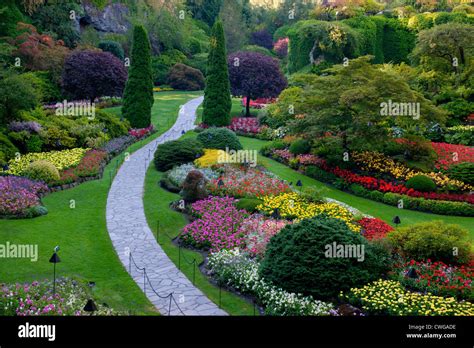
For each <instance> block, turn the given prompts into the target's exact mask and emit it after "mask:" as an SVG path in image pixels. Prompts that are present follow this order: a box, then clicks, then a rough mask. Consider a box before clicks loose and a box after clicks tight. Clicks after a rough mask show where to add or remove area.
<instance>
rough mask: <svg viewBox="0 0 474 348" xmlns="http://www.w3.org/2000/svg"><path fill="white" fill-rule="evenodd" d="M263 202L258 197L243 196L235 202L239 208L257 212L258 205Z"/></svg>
mask: <svg viewBox="0 0 474 348" xmlns="http://www.w3.org/2000/svg"><path fill="white" fill-rule="evenodd" d="M262 203H263V202H262V201H261V200H260V199H257V198H241V199H239V201H238V202H237V203H236V204H235V207H236V208H237V209H239V210H242V209H243V210H246V211H248V212H249V213H255V212H257V211H258V209H257V207H258V206H259V205H260V204H262Z"/></svg>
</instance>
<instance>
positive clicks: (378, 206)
mask: <svg viewBox="0 0 474 348" xmlns="http://www.w3.org/2000/svg"><path fill="white" fill-rule="evenodd" d="M240 141H241V143H242V145H243V146H244V148H245V149H250V150H260V148H261V147H262V146H263V145H264V144H265V143H266V141H263V140H258V139H252V138H246V137H240ZM258 163H259V164H261V165H264V166H265V167H267V168H268V169H269V170H271V171H272V172H273V173H275V174H277V175H278V176H279V177H280V178H281V179H284V180H287V181H289V182H294V183H296V182H297V181H298V180H301V182H302V183H303V185H305V186H306V185H312V186H316V187H319V188H321V189H323V194H324V196H326V197H329V198H333V199H336V200H338V201H341V202H344V203H347V204H349V205H351V206H353V207H354V208H357V209H359V210H360V211H362V212H363V213H366V214H369V215H372V216H374V217H378V218H380V219H382V220H384V221H386V222H388V223H391V224H392V219H393V217H394V216H396V215H398V216H400V219H401V221H402V226H403V225H409V224H414V223H417V222H425V221H433V220H442V221H444V222H447V223H455V224H458V225H461V226H463V227H464V228H466V229H467V230H468V231H469V232H470V234H471V237H472V238H473V239H474V218H471V217H460V216H445V215H435V214H428V213H423V212H418V211H413V210H406V209H405V210H403V209H398V208H396V207H393V206H389V205H386V204H383V203H379V202H374V201H371V200H368V199H365V198H361V197H357V196H354V195H351V194H349V193H345V192H342V191H340V190H337V189H335V188H332V187H330V186H328V185H326V184H324V183H321V182H320V181H317V180H314V179H312V178H309V177H307V176H305V175H302V174H301V173H298V172H297V171H295V170H293V169H291V168H289V167H287V166H285V165H283V164H281V163H279V162H277V161H274V160H272V159H269V158H266V157H263V156H260V155H259V158H258Z"/></svg>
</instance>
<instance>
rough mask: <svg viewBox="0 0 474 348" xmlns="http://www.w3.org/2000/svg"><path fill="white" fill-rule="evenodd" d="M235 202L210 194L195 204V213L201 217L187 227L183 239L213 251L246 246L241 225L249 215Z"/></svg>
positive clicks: (182, 235) (193, 206) (193, 208)
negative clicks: (240, 229)
mask: <svg viewBox="0 0 474 348" xmlns="http://www.w3.org/2000/svg"><path fill="white" fill-rule="evenodd" d="M234 203H235V199H233V198H230V197H210V198H208V199H205V200H201V201H198V202H196V203H194V204H193V205H192V214H193V215H195V216H197V217H198V219H197V220H196V221H194V222H192V223H190V224H189V225H187V226H186V227H185V228H184V230H183V232H182V234H181V236H180V237H181V240H183V241H184V242H185V243H188V244H191V245H193V246H195V247H197V248H202V249H210V251H211V252H216V251H219V250H221V249H233V248H235V247H243V246H244V242H245V241H244V238H243V237H244V236H242V233H241V232H240V231H239V227H240V225H241V223H242V221H243V220H244V219H245V218H246V217H247V216H248V214H247V212H246V211H245V210H238V209H237V208H236V207H235V206H234Z"/></svg>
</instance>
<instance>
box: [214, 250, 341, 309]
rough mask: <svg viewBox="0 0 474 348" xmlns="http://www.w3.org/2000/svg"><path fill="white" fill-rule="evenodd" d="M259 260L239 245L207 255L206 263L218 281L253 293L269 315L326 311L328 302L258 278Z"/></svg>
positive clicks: (329, 305) (330, 307)
mask: <svg viewBox="0 0 474 348" xmlns="http://www.w3.org/2000/svg"><path fill="white" fill-rule="evenodd" d="M258 266H259V264H258V262H257V261H255V260H254V259H250V258H249V257H248V256H246V255H245V254H242V253H241V252H240V250H239V249H234V250H221V251H220V252H218V253H214V254H212V255H211V256H209V264H208V267H209V269H210V270H211V272H212V274H213V276H214V277H215V278H216V279H217V280H218V281H219V282H220V283H221V284H226V285H228V286H232V287H234V288H235V289H237V290H239V291H240V292H242V293H246V294H250V295H253V296H255V297H256V298H257V299H258V300H259V301H260V303H261V304H262V305H263V306H264V307H265V313H266V314H268V315H282V316H291V315H329V311H330V310H331V309H333V306H332V305H331V304H330V303H325V302H321V301H317V300H314V299H313V298H312V297H309V296H308V297H304V296H303V295H301V294H295V293H290V292H287V291H285V290H283V289H280V288H278V287H276V286H274V285H272V284H270V283H268V282H266V281H265V279H263V278H261V277H260V276H259V274H258Z"/></svg>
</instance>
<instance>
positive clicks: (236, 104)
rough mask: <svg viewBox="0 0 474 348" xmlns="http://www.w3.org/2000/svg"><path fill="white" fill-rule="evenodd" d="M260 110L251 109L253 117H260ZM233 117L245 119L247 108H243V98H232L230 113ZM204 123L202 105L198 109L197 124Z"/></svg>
mask: <svg viewBox="0 0 474 348" xmlns="http://www.w3.org/2000/svg"><path fill="white" fill-rule="evenodd" d="M258 112H259V110H258V109H253V108H250V113H251V114H252V115H253V116H257V115H258ZM230 114H231V115H232V117H243V116H244V115H245V108H244V107H243V106H242V99H241V98H232V109H231V111H230ZM201 123H202V104H201V106H199V108H198V109H197V118H196V123H195V124H201Z"/></svg>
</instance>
